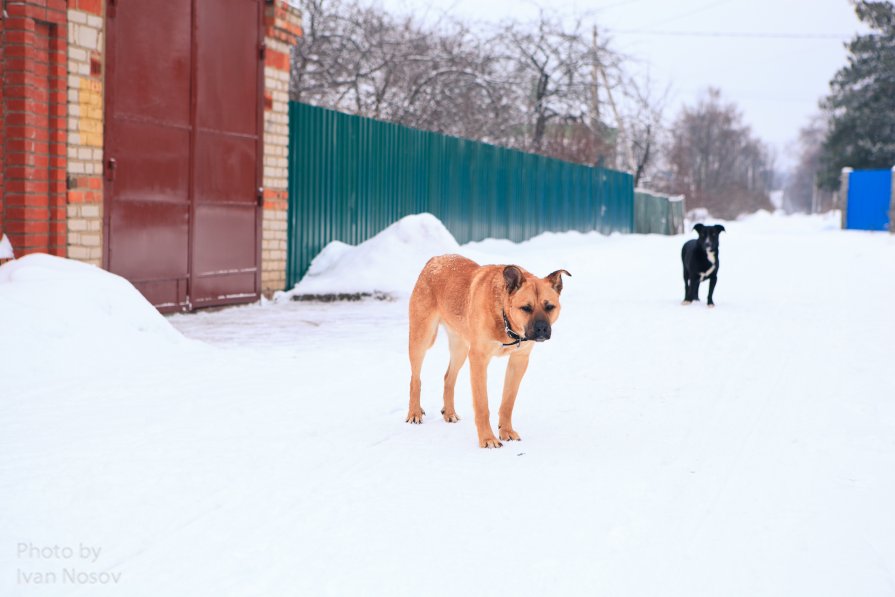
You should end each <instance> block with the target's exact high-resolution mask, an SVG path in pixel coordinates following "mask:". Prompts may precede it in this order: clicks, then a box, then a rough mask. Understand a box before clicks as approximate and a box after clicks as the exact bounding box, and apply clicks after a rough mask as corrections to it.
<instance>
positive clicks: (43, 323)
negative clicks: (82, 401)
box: [0, 254, 183, 363]
mask: <svg viewBox="0 0 895 597" xmlns="http://www.w3.org/2000/svg"><path fill="white" fill-rule="evenodd" d="M0 330H2V331H3V336H4V337H5V338H7V339H11V340H14V342H15V348H16V350H17V352H20V353H24V354H32V355H41V354H47V353H48V352H51V351H53V350H54V349H64V350H65V351H66V353H67V355H69V356H67V357H66V358H70V359H75V360H76V359H77V358H78V357H79V356H81V355H84V356H91V358H92V357H96V356H97V354H101V353H104V352H118V351H120V347H121V345H122V343H126V344H128V345H131V346H134V345H135V344H136V343H145V342H152V343H158V342H162V343H171V342H177V341H181V340H183V337H182V336H181V335H180V333H179V332H177V331H176V330H175V329H174V328H173V327H172V326H171V324H170V323H168V321H167V320H166V319H165V318H164V317H162V315H160V314H159V312H158V311H157V310H156V309H155V308H154V307H153V306H152V305H150V304H149V302H148V301H147V300H146V299H145V298H143V295H141V294H140V293H139V292H138V291H137V289H136V288H134V287H133V285H131V283H130V282H128V281H127V280H125V279H124V278H122V277H120V276H116V275H115V274H111V273H109V272H107V271H104V270H102V269H100V268H98V267H94V266H92V265H87V264H85V263H81V262H78V261H72V260H69V259H63V258H61V257H53V256H51V255H44V254H34V255H27V256H25V257H22V258H21V259H17V260H14V261H10V262H8V263H5V264H4V265H2V266H0ZM4 356H5V355H4ZM5 361H6V362H7V363H9V359H5ZM25 362H27V360H25Z"/></svg>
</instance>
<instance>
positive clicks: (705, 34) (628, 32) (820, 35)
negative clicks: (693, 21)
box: [607, 29, 852, 41]
mask: <svg viewBox="0 0 895 597" xmlns="http://www.w3.org/2000/svg"><path fill="white" fill-rule="evenodd" d="M607 31H609V32H610V33H621V34H625V35H661V36H668V37H730V38H758V39H808V40H811V39H816V40H826V39H836V40H840V41H842V40H847V39H851V37H852V34H844V33H760V32H737V31H661V30H656V29H607Z"/></svg>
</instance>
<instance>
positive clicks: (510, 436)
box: [499, 429, 522, 442]
mask: <svg viewBox="0 0 895 597" xmlns="http://www.w3.org/2000/svg"><path fill="white" fill-rule="evenodd" d="M499 435H500V439H502V440H503V441H505V442H521V441H522V438H521V437H519V434H518V433H516V432H515V431H514V430H512V429H501V430H500V433H499Z"/></svg>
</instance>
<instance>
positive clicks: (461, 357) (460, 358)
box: [441, 329, 469, 423]
mask: <svg viewBox="0 0 895 597" xmlns="http://www.w3.org/2000/svg"><path fill="white" fill-rule="evenodd" d="M447 334H448V342H449V343H450V348H451V361H450V363H449V364H448V368H447V372H446V373H445V374H444V408H442V409H441V414H442V415H444V420H445V421H447V422H448V423H456V422H457V421H459V420H460V417H458V416H457V411H456V410H454V386H455V385H456V384H457V374H458V373H459V372H460V368H461V367H463V363H465V362H466V355H467V354H469V344H467V343H466V340H464V339H463V337H462V336H460V335H459V334H457V333H455V332H452V331H451V330H450V329H447Z"/></svg>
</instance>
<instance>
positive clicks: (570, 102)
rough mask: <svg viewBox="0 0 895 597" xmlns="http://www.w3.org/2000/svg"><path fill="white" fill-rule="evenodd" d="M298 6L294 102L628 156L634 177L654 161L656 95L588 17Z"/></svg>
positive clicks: (353, 3) (515, 143)
mask: <svg viewBox="0 0 895 597" xmlns="http://www.w3.org/2000/svg"><path fill="white" fill-rule="evenodd" d="M302 9H303V11H304V20H305V33H304V36H303V38H302V39H301V40H300V41H299V44H298V45H297V47H296V49H295V50H294V51H295V60H294V61H293V72H292V87H291V97H292V99H294V100H298V101H303V102H307V103H312V104H315V105H320V106H324V107H328V108H333V109H337V110H341V111H348V112H352V113H355V114H359V115H363V116H368V117H373V118H379V119H384V120H388V121H392V122H397V123H400V124H404V125H407V126H411V127H415V128H421V129H425V130H431V131H436V132H441V133H446V134H451V135H456V136H461V137H466V138H471V139H476V140H482V141H486V142H489V143H493V144H496V145H502V146H506V147H513V148H517V149H522V150H526V151H534V152H537V153H542V154H545V155H549V156H552V157H557V158H560V159H565V160H570V161H575V162H579V163H585V164H596V165H605V166H609V167H617V166H619V165H623V166H627V165H628V164H631V169H632V170H634V169H636V173H635V174H636V175H637V177H638V178H640V177H641V176H642V175H643V173H644V172H645V171H646V170H647V169H648V167H649V165H650V163H651V161H652V159H653V156H654V154H655V149H654V148H655V139H656V134H657V131H658V129H659V121H660V119H661V102H658V103H657V102H655V101H653V100H652V97H651V96H650V94H649V91H648V90H649V87H648V86H638V85H634V84H633V83H632V82H631V80H630V77H626V75H625V73H624V71H623V68H622V58H621V57H620V56H619V55H618V54H616V53H615V52H612V51H611V50H610V49H609V48H608V47H607V45H606V44H605V42H604V43H602V45H600V44H598V43H597V40H598V36H597V28H596V27H595V26H593V25H586V24H585V17H583V16H582V17H579V18H578V19H576V20H574V21H572V22H571V23H568V22H565V21H561V20H559V19H556V18H554V17H552V16H550V15H548V14H547V12H546V11H541V13H540V15H539V16H538V17H537V19H536V20H535V21H534V22H530V23H522V22H518V21H508V22H504V23H502V24H500V25H498V26H494V27H491V28H487V27H485V26H481V25H479V26H475V27H473V26H470V25H469V24H466V23H463V22H460V21H458V20H454V19H451V18H450V17H446V16H445V17H442V18H441V20H440V21H439V22H438V23H436V24H435V25H426V24H424V23H423V22H422V21H420V20H418V19H416V18H415V17H412V16H405V17H400V18H398V17H393V16H390V15H389V14H388V13H386V12H384V11H383V10H382V9H380V8H375V7H374V8H370V7H369V6H363V5H362V4H361V0H325V2H324V0H302ZM626 87H630V91H629V90H626ZM613 97H615V98H616V99H617V100H618V101H617V103H616V101H614V100H613ZM607 104H608V105H607ZM617 104H618V105H617ZM625 104H629V105H630V108H626V107H625ZM608 108H611V110H610V109H608ZM607 116H608V117H609V118H607ZM629 120H630V122H628V121H629ZM621 131H625V132H627V134H621ZM629 155H636V156H638V157H637V159H636V160H632V159H628V156H629ZM619 156H621V159H620V157H619ZM634 161H636V162H637V165H636V166H635V165H633V164H632V162H634Z"/></svg>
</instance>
